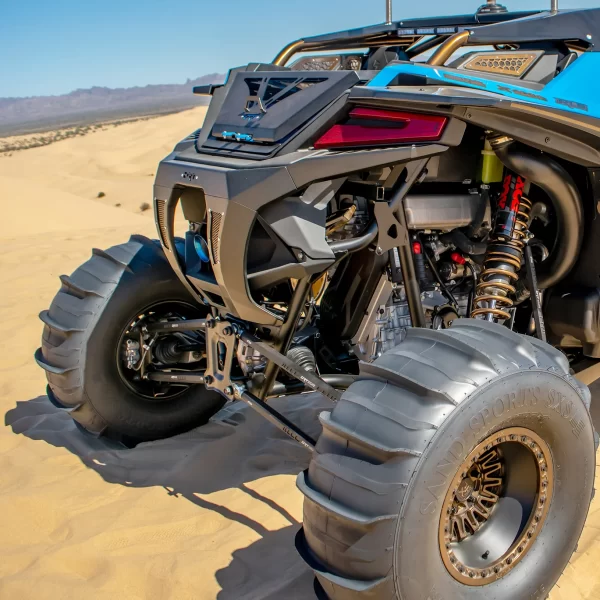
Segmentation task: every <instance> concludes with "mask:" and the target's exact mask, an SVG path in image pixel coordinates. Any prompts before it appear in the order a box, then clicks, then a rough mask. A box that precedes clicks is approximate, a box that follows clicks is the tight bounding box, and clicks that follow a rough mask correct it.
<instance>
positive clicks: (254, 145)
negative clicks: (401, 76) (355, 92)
mask: <svg viewBox="0 0 600 600" xmlns="http://www.w3.org/2000/svg"><path fill="white" fill-rule="evenodd" d="M358 80H359V79H358V75H357V74H356V73H355V72H354V71H333V72H329V73H323V72H321V71H319V72H314V73H312V72H302V73H293V72H290V71H268V72H262V73H261V72H256V71H255V72H243V71H241V72H237V73H236V74H235V76H234V77H233V78H232V81H231V82H229V83H228V84H227V88H228V89H227V91H226V97H225V99H224V101H223V105H222V108H221V111H220V113H219V115H218V116H217V118H216V119H215V122H214V125H213V127H212V129H211V134H210V137H209V138H208V139H207V140H206V142H205V143H204V144H203V146H202V147H203V150H206V149H213V150H221V151H222V152H236V153H237V152H248V153H252V154H259V155H264V156H268V155H270V154H272V153H273V152H275V150H276V149H277V147H278V146H279V145H280V144H281V143H282V142H283V141H285V140H286V139H287V138H289V137H290V135H292V134H293V133H294V131H296V130H297V129H298V128H299V127H301V126H302V125H304V124H305V123H306V122H307V121H308V120H309V119H310V118H311V117H313V116H314V115H316V114H317V113H318V112H319V111H321V110H322V109H323V108H325V107H326V106H327V105H328V104H329V103H330V102H332V101H333V100H335V99H336V98H337V97H338V96H339V95H340V94H341V93H342V92H343V91H344V90H346V89H348V88H350V87H352V86H353V85H355V84H356V83H357V82H358Z"/></svg>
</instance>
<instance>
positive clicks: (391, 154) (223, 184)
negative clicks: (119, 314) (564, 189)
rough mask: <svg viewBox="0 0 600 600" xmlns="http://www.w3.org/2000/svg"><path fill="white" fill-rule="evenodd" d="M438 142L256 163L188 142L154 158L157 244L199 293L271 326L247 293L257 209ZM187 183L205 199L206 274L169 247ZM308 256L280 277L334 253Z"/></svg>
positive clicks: (428, 150) (432, 151) (405, 158)
mask: <svg viewBox="0 0 600 600" xmlns="http://www.w3.org/2000/svg"><path fill="white" fill-rule="evenodd" d="M441 142H442V143H435V144H422V145H405V146H399V147H394V148H378V149H368V150H353V151H344V152H330V151H326V150H305V151H297V152H294V153H290V154H287V155H283V156H279V157H276V158H273V159H269V160H264V161H260V162H258V161H249V160H241V159H223V158H219V157H215V156H211V155H202V154H198V153H196V151H195V149H193V148H192V149H189V150H186V151H184V152H182V153H180V154H177V155H176V154H171V155H169V156H168V157H167V158H165V159H164V160H163V161H162V162H161V163H160V165H159V169H158V172H157V175H156V180H155V185H154V207H155V218H156V223H157V228H158V233H159V238H160V240H161V244H162V246H163V249H164V251H165V254H166V256H167V258H168V260H169V262H170V264H171V266H172V267H173V269H174V270H175V272H176V273H177V275H178V277H179V278H180V279H181V281H182V282H183V283H184V285H185V286H186V287H187V289H188V290H189V291H190V292H191V293H192V294H193V295H194V296H195V297H196V298H197V299H198V300H200V301H203V302H205V303H207V304H210V305H213V306H215V307H217V308H218V309H219V310H220V311H222V312H224V313H227V314H230V315H232V316H234V317H237V318H240V319H243V320H246V321H250V322H253V323H256V324H262V325H278V324H280V320H279V318H278V317H277V316H276V315H274V314H272V313H271V312H269V311H268V310H266V309H264V308H263V307H261V306H259V305H258V304H257V303H256V302H255V301H254V300H253V298H252V295H251V292H250V286H249V279H248V273H247V270H246V264H247V254H248V251H249V250H251V249H249V248H248V241H249V239H250V235H251V232H252V228H253V225H254V222H255V219H256V217H257V214H258V213H259V212H260V210H261V209H262V208H263V207H265V206H266V205H268V204H270V203H272V202H273V201H275V200H279V199H283V198H286V197H289V196H298V195H300V194H301V193H304V192H305V190H307V188H309V187H310V185H311V184H313V183H316V182H322V181H328V180H332V179H336V178H340V177H344V176H345V175H348V174H350V173H353V172H356V171H360V170H368V169H373V168H376V167H381V166H387V165H392V164H400V163H407V162H410V161H413V160H417V159H420V158H424V157H428V156H434V155H436V154H440V153H442V152H444V151H445V150H446V149H447V148H448V146H447V145H444V144H443V142H444V139H442V140H441ZM188 189H192V190H198V192H199V193H200V194H201V197H203V199H204V202H205V207H206V215H207V227H208V232H209V234H208V236H207V237H208V239H207V242H208V246H209V254H210V260H211V266H212V274H211V275H202V276H198V274H190V273H186V270H185V265H184V263H183V261H182V260H181V258H180V257H179V256H178V255H177V252H176V250H175V239H174V222H175V210H176V208H177V206H178V204H179V201H180V198H181V196H182V194H183V192H184V191H185V190H188ZM324 238H325V231H324V229H323V239H324ZM307 258H308V259H307ZM307 258H305V259H304V260H303V261H298V263H297V264H292V265H285V266H284V267H282V268H285V269H286V271H285V274H286V276H289V277H292V278H301V277H304V276H307V275H311V274H312V273H315V272H317V271H318V272H321V271H323V270H325V269H327V268H328V266H330V265H331V264H332V263H333V260H334V257H333V254H332V255H331V258H330V259H325V258H324V257H323V256H320V257H319V258H316V259H314V260H312V259H310V255H309V257H307ZM288 273H289V274H288Z"/></svg>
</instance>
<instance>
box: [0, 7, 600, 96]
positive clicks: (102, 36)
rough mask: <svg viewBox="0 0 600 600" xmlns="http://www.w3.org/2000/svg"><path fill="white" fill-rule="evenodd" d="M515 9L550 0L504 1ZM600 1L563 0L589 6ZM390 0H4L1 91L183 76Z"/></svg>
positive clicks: (363, 14)
mask: <svg viewBox="0 0 600 600" xmlns="http://www.w3.org/2000/svg"><path fill="white" fill-rule="evenodd" d="M479 3H480V2H479V1H478V0H455V1H454V2H448V1H447V0H446V1H444V2H442V1H440V0H430V1H429V2H407V1H406V0H394V20H396V19H401V18H404V17H418V16H431V15H435V14H449V12H454V13H471V12H474V11H475V10H476V8H477V6H478V5H479ZM505 4H507V6H508V7H509V8H512V9H513V10H527V9H532V8H546V6H547V5H549V4H550V0H548V2H543V1H535V2H533V1H530V0H518V1H517V0H505ZM595 5H596V6H597V5H598V0H560V6H561V8H568V7H581V8H589V7H593V6H595ZM384 15H385V0H300V1H294V0H195V1H193V2H182V1H179V2H173V1H172V0H0V48H1V49H2V53H1V59H0V97H6V96H33V95H48V94H64V93H67V92H70V91H72V90H74V89H77V88H88V87H91V86H94V85H100V86H108V87H130V86H133V85H146V84H150V83H183V82H184V81H185V80H186V79H187V78H188V77H189V78H194V77H197V76H200V75H204V74H206V73H211V72H225V71H226V70H227V69H228V68H229V67H233V66H238V65H241V64H245V63H248V62H255V61H256V62H258V61H263V62H269V61H271V60H272V59H273V57H274V56H275V54H276V53H277V51H278V50H279V49H280V48H281V47H282V46H284V45H285V44H286V43H287V42H288V41H291V40H293V39H296V38H299V37H302V36H307V35H316V34H319V33H325V32H327V31H334V30H338V29H347V28H350V27H360V26H362V25H371V24H374V23H379V22H382V21H383V20H384Z"/></svg>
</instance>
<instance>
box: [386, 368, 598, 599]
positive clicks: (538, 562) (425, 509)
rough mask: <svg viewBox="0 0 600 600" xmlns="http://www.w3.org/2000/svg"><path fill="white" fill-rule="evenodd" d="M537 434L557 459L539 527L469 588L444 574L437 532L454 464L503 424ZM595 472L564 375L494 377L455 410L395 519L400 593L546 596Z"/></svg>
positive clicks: (585, 419) (580, 408)
mask: <svg viewBox="0 0 600 600" xmlns="http://www.w3.org/2000/svg"><path fill="white" fill-rule="evenodd" d="M516 426H518V427H525V428H527V429H530V430H532V431H533V432H535V433H537V434H538V435H540V436H541V437H542V439H543V440H544V441H545V442H546V443H547V444H548V446H549V447H550V451H551V454H552V458H553V461H554V488H553V496H552V501H551V505H550V509H549V511H548V515H547V518H546V521H545V522H544V525H543V527H542V529H541V531H540V533H539V535H538V537H537V539H536V540H535V542H534V544H533V546H532V547H531V549H530V551H529V552H528V553H527V555H526V556H524V557H523V559H522V560H521V561H520V562H519V563H518V564H517V565H516V566H515V567H514V568H513V569H512V570H511V571H509V572H508V573H507V574H506V575H505V576H504V577H502V578H500V579H498V580H496V581H493V582H492V583H490V584H488V585H485V586H468V585H464V584H462V583H460V582H458V581H457V580H455V579H454V578H453V577H452V576H451V575H450V574H449V573H448V571H447V569H446V567H445V565H444V563H443V561H442V558H441V554H440V548H439V543H438V529H439V523H440V517H441V515H440V512H441V507H442V504H443V502H444V498H445V496H446V493H447V491H448V489H449V486H450V483H451V481H452V479H453V477H454V476H455V474H456V472H457V469H458V468H459V466H460V464H461V463H462V461H463V460H464V458H465V457H466V456H467V455H468V454H469V453H470V452H471V451H472V450H473V448H474V447H475V446H477V444H479V443H480V442H481V441H483V440H484V439H485V438H487V437H488V436H489V435H491V434H493V433H494V432H496V431H498V430H500V429H504V428H507V427H516ZM594 472H595V446H594V432H593V427H592V423H591V420H590V417H589V413H588V410H587V408H586V406H585V404H584V402H583V400H582V398H581V396H580V394H579V392H578V390H577V389H576V388H575V387H574V385H572V384H571V383H570V382H569V381H568V378H566V377H565V376H562V375H560V374H558V373H556V372H550V371H540V370H536V371H533V370H532V371H524V372H520V373H511V374H509V375H506V376H504V377H501V378H498V379H495V380H493V381H492V382H490V383H489V384H487V385H486V386H485V387H483V388H480V389H479V390H477V391H476V392H475V393H474V394H473V395H472V396H470V397H469V398H467V399H466V400H464V401H463V402H462V403H461V404H460V406H459V407H457V408H456V409H455V410H454V411H453V413H452V415H451V416H450V417H449V418H448V420H447V421H446V422H445V423H444V424H443V425H442V427H441V428H440V430H439V431H438V432H437V434H436V436H435V437H434V438H433V440H432V442H431V444H430V445H429V447H428V448H427V450H426V452H425V453H424V455H423V456H422V457H421V460H420V462H419V465H418V466H417V469H416V470H415V473H414V475H413V477H412V479H411V482H410V483H409V486H408V489H407V494H406V496H405V499H404V502H403V506H402V509H401V513H400V518H399V520H398V526H397V529H396V540H395V549H396V551H395V556H394V572H395V584H396V591H397V595H398V597H400V598H410V599H411V600H412V599H413V598H414V599H421V598H430V599H431V600H442V599H444V600H446V599H454V598H465V599H480V598H482V597H485V598H486V599H488V600H494V599H498V600H499V599H503V600H504V599H506V598H514V599H515V600H520V599H521V598H532V599H533V598H545V597H546V596H547V594H548V592H549V591H550V589H551V588H552V586H553V585H554V583H555V582H556V580H557V579H558V577H559V576H560V575H561V573H562V571H563V569H564V568H565V566H566V564H567V562H568V560H569V558H570V557H571V554H572V553H573V551H574V549H575V546H576V544H577V541H578V539H579V536H580V534H581V530H582V529H583V525H584V522H585V519H586V516H587V512H588V508H589V503H590V500H591V497H592V493H593V483H594Z"/></svg>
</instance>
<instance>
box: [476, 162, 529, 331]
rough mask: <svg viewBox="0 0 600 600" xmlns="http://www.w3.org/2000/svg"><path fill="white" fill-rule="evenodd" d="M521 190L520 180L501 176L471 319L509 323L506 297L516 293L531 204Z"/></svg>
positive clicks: (510, 301)
mask: <svg viewBox="0 0 600 600" xmlns="http://www.w3.org/2000/svg"><path fill="white" fill-rule="evenodd" d="M524 189H525V180H524V179H523V178H522V177H520V176H519V175H517V174H516V173H512V172H510V171H509V172H508V173H507V174H506V175H505V177H504V182H503V186H502V193H501V194H500V198H499V199H498V210H497V212H496V220H495V223H494V229H493V231H492V234H491V236H490V241H489V244H488V247H487V251H486V254H485V259H484V261H483V267H482V270H481V275H480V277H479V283H478V284H477V289H476V295H475V300H474V310H473V311H472V312H471V317H480V318H484V319H486V320H487V321H501V320H505V319H510V316H511V315H510V313H509V312H508V310H507V309H509V308H510V307H511V306H512V305H513V300H512V299H511V298H510V296H511V295H513V294H514V293H515V291H516V287H515V284H516V282H517V281H518V279H519V271H520V270H521V260H522V258H523V248H524V246H525V243H526V241H527V234H528V230H529V216H530V213H531V202H529V200H527V198H525V197H524V196H523V193H524Z"/></svg>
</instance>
